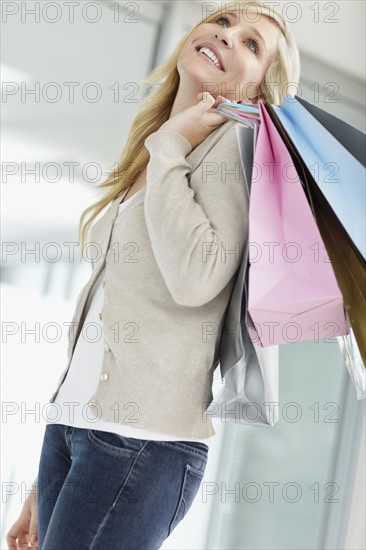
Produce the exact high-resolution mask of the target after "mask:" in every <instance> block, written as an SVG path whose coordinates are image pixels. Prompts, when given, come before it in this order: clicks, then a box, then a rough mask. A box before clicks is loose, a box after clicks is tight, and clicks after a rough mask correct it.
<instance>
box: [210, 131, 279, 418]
mask: <svg viewBox="0 0 366 550" xmlns="http://www.w3.org/2000/svg"><path fill="white" fill-rule="evenodd" d="M236 132H237V140H238V147H239V149H240V153H241V164H242V168H243V172H244V174H245V177H246V182H247V184H249V183H250V180H251V174H252V169H253V154H254V141H255V131H253V129H252V128H249V127H244V126H240V125H238V126H237V127H236ZM249 192H250V188H249V185H248V193H249ZM247 244H248V243H247ZM248 266H249V263H248V246H246V249H245V251H244V255H243V259H242V263H241V265H240V268H239V271H238V275H237V279H236V282H235V285H234V288H233V292H232V295H231V298H230V301H229V304H228V307H227V309H226V312H225V315H224V322H223V329H222V336H221V340H220V372H221V378H222V380H223V385H222V388H221V389H220V391H219V393H218V395H216V396H215V397H214V401H213V402H211V404H210V405H209V407H208V408H207V409H206V415H208V416H211V417H213V418H220V419H221V420H222V421H225V420H229V421H233V422H237V423H242V424H247V425H251V426H258V427H260V426H261V427H262V426H273V425H274V424H275V423H276V422H278V419H279V347H278V346H276V345H274V346H269V347H266V348H262V347H261V346H259V345H257V344H255V343H253V342H252V340H251V338H250V337H249V334H248V329H247V283H248V280H247V279H248Z"/></svg>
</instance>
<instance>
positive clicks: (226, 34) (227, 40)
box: [215, 28, 233, 48]
mask: <svg viewBox="0 0 366 550" xmlns="http://www.w3.org/2000/svg"><path fill="white" fill-rule="evenodd" d="M230 30H231V29H224V28H223V29H222V30H221V31H220V33H219V34H218V33H216V34H215V37H216V38H217V40H219V41H220V42H223V43H224V44H225V46H228V47H230V48H231V47H232V45H233V33H232V32H230Z"/></svg>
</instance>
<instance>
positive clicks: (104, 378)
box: [100, 372, 109, 382]
mask: <svg viewBox="0 0 366 550" xmlns="http://www.w3.org/2000/svg"><path fill="white" fill-rule="evenodd" d="M108 378H109V375H108V374H107V373H106V372H103V374H101V375H100V379H101V381H102V382H106V381H107V380H108Z"/></svg>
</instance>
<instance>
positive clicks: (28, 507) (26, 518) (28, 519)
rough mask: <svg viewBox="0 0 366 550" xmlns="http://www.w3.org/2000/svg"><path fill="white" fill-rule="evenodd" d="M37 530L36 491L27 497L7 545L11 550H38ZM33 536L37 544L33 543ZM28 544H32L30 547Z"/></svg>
mask: <svg viewBox="0 0 366 550" xmlns="http://www.w3.org/2000/svg"><path fill="white" fill-rule="evenodd" d="M37 533H38V529H37V500H36V490H35V489H34V490H32V492H31V493H30V494H29V496H28V497H27V500H26V501H25V503H24V505H23V508H22V511H21V512H20V516H19V518H18V519H17V520H16V522H15V523H13V525H12V526H11V528H10V529H9V531H8V532H7V534H6V544H7V545H8V549H9V550H25V549H29V548H32V549H38V536H37ZM32 535H35V537H36V542H32V539H31V537H32ZM28 542H29V543H30V544H31V545H30V546H28Z"/></svg>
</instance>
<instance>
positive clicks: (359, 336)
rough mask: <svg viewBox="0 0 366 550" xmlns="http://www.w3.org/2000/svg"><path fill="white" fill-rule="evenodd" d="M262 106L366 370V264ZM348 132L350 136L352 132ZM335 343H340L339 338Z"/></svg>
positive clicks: (269, 109) (270, 110)
mask: <svg viewBox="0 0 366 550" xmlns="http://www.w3.org/2000/svg"><path fill="white" fill-rule="evenodd" d="M265 106H266V110H267V112H268V114H269V115H270V117H271V119H272V122H273V124H274V125H275V126H276V129H277V131H278V132H279V134H280V136H281V139H282V140H283V142H284V143H285V145H286V147H287V150H288V151H289V153H290V155H291V158H292V161H293V163H294V165H295V167H296V170H297V172H298V174H299V175H300V177H301V180H302V182H303V184H304V190H305V193H306V195H307V198H308V202H309V205H310V207H311V210H312V212H313V215H314V217H315V219H316V223H317V226H318V229H319V231H320V233H321V236H322V239H323V241H324V245H325V247H326V249H327V253H328V256H329V259H330V261H331V263H332V267H333V271H334V274H335V276H336V279H337V282H338V286H339V288H340V290H341V293H342V296H343V303H344V307H345V310H346V312H347V318H348V319H349V323H350V325H351V327H352V330H353V332H354V338H355V340H356V342H357V346H358V350H359V354H360V356H361V360H362V362H363V365H364V367H366V330H365V327H366V262H365V260H364V258H363V257H362V256H361V254H360V252H359V250H358V248H357V247H356V245H355V244H354V243H353V241H352V239H351V238H350V236H349V234H348V233H347V231H346V230H345V228H344V227H343V225H342V224H341V222H340V221H339V219H338V217H337V216H336V214H335V212H334V211H333V210H332V208H331V207H330V205H329V203H328V201H327V200H326V199H325V197H324V195H323V193H322V192H321V190H320V188H319V186H318V185H317V183H316V182H315V180H314V178H313V175H312V173H311V172H310V170H309V169H308V167H307V165H306V164H305V162H304V161H303V159H302V157H301V155H300V153H299V151H298V150H297V148H296V147H295V146H294V144H293V142H292V140H291V139H290V137H289V136H288V134H287V132H286V131H285V130H284V128H283V127H282V124H281V122H280V120H279V119H278V117H277V113H276V111H275V110H274V109H273V106H271V105H270V104H269V103H268V102H265ZM357 132H358V131H357ZM350 133H351V135H353V133H352V132H350ZM344 139H346V138H344ZM358 140H359V141H362V139H361V138H360V136H358ZM350 147H352V144H350ZM358 157H359V160H361V161H362V160H363V161H364V158H363V157H362V154H360V152H359V153H358ZM338 342H340V339H339V338H338ZM341 351H342V348H341Z"/></svg>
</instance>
